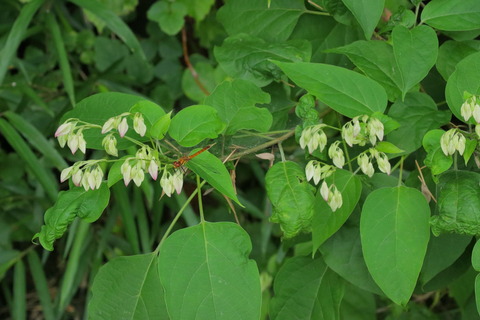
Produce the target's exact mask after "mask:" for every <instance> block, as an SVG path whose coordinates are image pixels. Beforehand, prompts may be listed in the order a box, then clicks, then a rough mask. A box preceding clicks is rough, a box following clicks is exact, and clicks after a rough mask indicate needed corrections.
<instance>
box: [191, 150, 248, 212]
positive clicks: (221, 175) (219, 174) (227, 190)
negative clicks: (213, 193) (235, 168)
mask: <svg viewBox="0 0 480 320" xmlns="http://www.w3.org/2000/svg"><path fill="white" fill-rule="evenodd" d="M195 151H196V150H194V152H195ZM185 166H186V167H187V168H189V169H191V170H192V171H193V172H195V173H196V174H198V175H199V176H200V177H201V178H202V179H204V180H205V181H207V182H208V183H209V184H210V185H211V186H212V187H214V188H215V189H217V190H218V192H220V193H221V194H223V195H225V196H227V197H229V198H230V199H232V200H233V201H235V202H236V203H238V204H239V205H240V206H242V204H241V203H240V201H239V200H238V198H237V194H236V192H235V189H234V188H233V182H232V179H231V177H230V174H229V173H228V171H227V168H226V167H225V165H224V164H223V163H222V161H221V160H220V159H218V158H217V157H215V156H214V155H213V154H211V153H210V152H208V151H205V152H202V153H201V154H199V155H198V156H196V157H194V158H193V159H191V160H190V161H188V162H187V163H186V165H185Z"/></svg>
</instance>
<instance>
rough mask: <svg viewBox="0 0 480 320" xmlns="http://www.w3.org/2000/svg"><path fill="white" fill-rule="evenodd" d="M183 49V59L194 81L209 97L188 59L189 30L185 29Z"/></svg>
mask: <svg viewBox="0 0 480 320" xmlns="http://www.w3.org/2000/svg"><path fill="white" fill-rule="evenodd" d="M182 47H183V59H184V60H185V64H186V65H187V68H188V70H190V73H191V74H192V77H193V80H194V81H195V83H196V84H197V86H198V87H199V88H200V90H202V92H203V93H204V94H206V95H207V96H209V95H210V92H209V91H208V90H207V89H206V88H205V86H204V85H203V83H202V82H201V81H200V79H199V77H198V73H197V71H196V70H195V68H194V67H193V66H192V64H191V63H190V58H189V57H188V47H187V30H186V29H185V27H184V28H183V29H182Z"/></svg>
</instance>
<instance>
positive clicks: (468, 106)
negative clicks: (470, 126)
mask: <svg viewBox="0 0 480 320" xmlns="http://www.w3.org/2000/svg"><path fill="white" fill-rule="evenodd" d="M471 98H474V99H475V96H472V97H470V98H468V99H467V100H465V102H464V103H463V104H462V107H461V108H460V114H461V115H462V117H463V119H465V121H468V120H469V119H470V118H471V117H472V115H473V110H474V108H475V103H473V104H472V99H471Z"/></svg>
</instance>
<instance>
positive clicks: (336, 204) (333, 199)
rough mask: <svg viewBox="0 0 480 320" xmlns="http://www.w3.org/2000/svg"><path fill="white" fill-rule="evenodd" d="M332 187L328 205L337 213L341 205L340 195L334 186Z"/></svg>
mask: <svg viewBox="0 0 480 320" xmlns="http://www.w3.org/2000/svg"><path fill="white" fill-rule="evenodd" d="M332 187H333V192H330V195H329V199H328V202H327V203H328V205H329V206H330V209H332V211H333V212H335V211H337V209H339V208H340V207H341V206H342V205H343V199H342V193H341V192H340V191H338V189H337V187H336V186H334V185H333V186H332Z"/></svg>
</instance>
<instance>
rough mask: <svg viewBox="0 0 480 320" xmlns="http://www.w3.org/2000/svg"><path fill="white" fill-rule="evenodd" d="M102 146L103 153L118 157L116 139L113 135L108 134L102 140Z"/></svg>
mask: <svg viewBox="0 0 480 320" xmlns="http://www.w3.org/2000/svg"><path fill="white" fill-rule="evenodd" d="M102 146H103V147H104V148H105V151H106V152H107V153H108V154H109V155H112V156H115V157H118V150H117V139H115V137H114V136H113V134H109V135H107V136H106V137H105V138H103V140H102Z"/></svg>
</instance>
